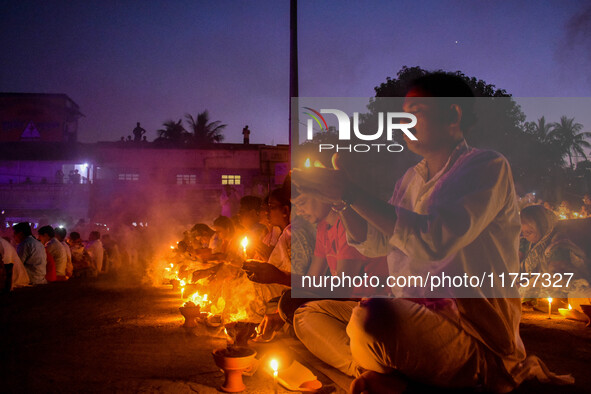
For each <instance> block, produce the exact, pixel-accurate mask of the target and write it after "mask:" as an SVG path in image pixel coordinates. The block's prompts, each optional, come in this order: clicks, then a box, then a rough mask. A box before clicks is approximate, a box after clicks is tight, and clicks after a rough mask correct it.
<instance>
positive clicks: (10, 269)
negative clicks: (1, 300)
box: [0, 237, 29, 292]
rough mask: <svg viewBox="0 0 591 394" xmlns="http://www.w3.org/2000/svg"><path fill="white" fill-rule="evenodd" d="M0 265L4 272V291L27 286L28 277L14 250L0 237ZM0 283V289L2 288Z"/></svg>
mask: <svg viewBox="0 0 591 394" xmlns="http://www.w3.org/2000/svg"><path fill="white" fill-rule="evenodd" d="M0 265H2V267H0V268H4V269H5V271H6V278H5V282H4V291H5V292H9V291H10V290H12V289H14V288H15V287H20V286H27V285H28V284H29V275H28V274H27V270H26V269H25V266H24V265H23V262H22V261H21V259H20V258H19V257H18V254H17V252H16V249H15V248H14V246H12V244H11V243H10V242H8V241H7V240H6V239H4V238H2V237H0ZM2 284H3V283H2V282H0V288H1V286H2Z"/></svg>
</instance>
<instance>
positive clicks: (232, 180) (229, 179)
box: [222, 175, 240, 185]
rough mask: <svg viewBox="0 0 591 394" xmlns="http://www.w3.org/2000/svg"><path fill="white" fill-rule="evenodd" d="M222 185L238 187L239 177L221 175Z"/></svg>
mask: <svg viewBox="0 0 591 394" xmlns="http://www.w3.org/2000/svg"><path fill="white" fill-rule="evenodd" d="M222 185H240V175H222Z"/></svg>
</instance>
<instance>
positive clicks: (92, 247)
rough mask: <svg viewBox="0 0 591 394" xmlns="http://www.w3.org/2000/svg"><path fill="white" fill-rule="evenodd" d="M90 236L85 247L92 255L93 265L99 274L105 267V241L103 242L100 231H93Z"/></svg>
mask: <svg viewBox="0 0 591 394" xmlns="http://www.w3.org/2000/svg"><path fill="white" fill-rule="evenodd" d="M88 238H89V240H88V243H87V244H86V246H85V247H84V249H86V251H87V252H88V254H89V255H90V259H91V260H92V265H93V267H94V269H95V270H96V273H97V275H98V274H99V273H100V272H101V270H102V268H103V256H104V253H105V250H104V248H103V243H102V242H101V235H100V233H99V232H98V231H91V232H90V236H89V237H88Z"/></svg>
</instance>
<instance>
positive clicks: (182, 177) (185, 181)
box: [176, 174, 197, 185]
mask: <svg viewBox="0 0 591 394" xmlns="http://www.w3.org/2000/svg"><path fill="white" fill-rule="evenodd" d="M196 183H197V175H192V174H177V176H176V184H177V185H194V184H196Z"/></svg>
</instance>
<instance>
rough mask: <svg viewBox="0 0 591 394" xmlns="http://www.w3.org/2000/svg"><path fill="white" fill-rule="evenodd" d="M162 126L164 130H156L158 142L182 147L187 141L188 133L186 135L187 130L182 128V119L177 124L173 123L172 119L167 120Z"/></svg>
mask: <svg viewBox="0 0 591 394" xmlns="http://www.w3.org/2000/svg"><path fill="white" fill-rule="evenodd" d="M162 126H164V128H162V129H160V130H158V135H159V137H158V139H159V140H161V141H162V140H166V141H170V142H172V143H174V144H178V145H182V144H184V143H185V142H186V141H187V137H188V136H189V133H187V130H185V128H184V127H183V124H182V119H179V121H178V122H175V121H174V120H172V119H170V120H167V121H166V122H164V123H163V124H162Z"/></svg>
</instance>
